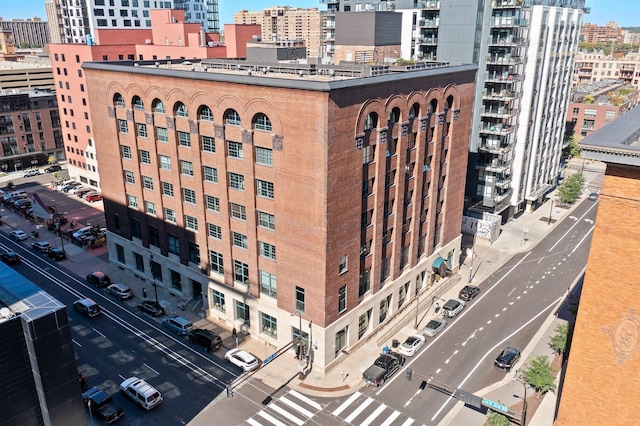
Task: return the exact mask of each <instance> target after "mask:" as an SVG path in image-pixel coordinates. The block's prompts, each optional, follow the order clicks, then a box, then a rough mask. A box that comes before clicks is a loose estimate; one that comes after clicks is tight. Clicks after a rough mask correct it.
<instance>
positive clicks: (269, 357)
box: [262, 352, 278, 365]
mask: <svg viewBox="0 0 640 426" xmlns="http://www.w3.org/2000/svg"><path fill="white" fill-rule="evenodd" d="M277 357H278V352H274V353H272V354H271V355H269V356H268V357H266V358H265V359H264V361H262V365H267V364H269V363H270V362H271V361H273V360H274V359H276V358H277Z"/></svg>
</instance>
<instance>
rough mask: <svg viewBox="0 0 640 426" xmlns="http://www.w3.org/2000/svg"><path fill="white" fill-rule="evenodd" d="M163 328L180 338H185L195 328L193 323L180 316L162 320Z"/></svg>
mask: <svg viewBox="0 0 640 426" xmlns="http://www.w3.org/2000/svg"><path fill="white" fill-rule="evenodd" d="M162 326H163V327H164V328H168V329H169V330H171V331H173V332H175V333H176V334H177V335H178V336H184V335H186V334H187V333H189V331H191V329H192V328H193V323H192V322H191V321H189V320H188V319H186V318H184V317H181V316H180V315H171V316H168V317H167V318H165V319H163V320H162Z"/></svg>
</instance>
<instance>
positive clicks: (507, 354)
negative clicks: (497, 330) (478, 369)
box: [493, 347, 520, 372]
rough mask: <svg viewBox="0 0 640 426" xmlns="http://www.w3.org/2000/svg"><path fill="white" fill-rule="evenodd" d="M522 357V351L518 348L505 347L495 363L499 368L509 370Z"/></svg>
mask: <svg viewBox="0 0 640 426" xmlns="http://www.w3.org/2000/svg"><path fill="white" fill-rule="evenodd" d="M519 359H520V351H519V350H518V349H516V348H512V347H508V348H504V349H503V350H502V351H501V352H500V355H498V357H497V358H496V360H495V362H494V363H493V364H494V365H495V367H496V368H497V369H498V370H502V371H506V372H509V371H511V369H512V368H513V366H514V365H515V364H516V362H518V360H519Z"/></svg>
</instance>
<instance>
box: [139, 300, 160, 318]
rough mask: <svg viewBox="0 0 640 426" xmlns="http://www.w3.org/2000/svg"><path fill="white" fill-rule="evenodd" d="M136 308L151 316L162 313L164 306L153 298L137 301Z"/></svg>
mask: <svg viewBox="0 0 640 426" xmlns="http://www.w3.org/2000/svg"><path fill="white" fill-rule="evenodd" d="M138 309H139V310H140V311H142V312H144V313H146V314H149V315H151V316H152V317H158V316H160V315H164V308H163V307H162V306H160V304H159V303H158V302H156V301H153V300H145V301H144V302H140V303H138Z"/></svg>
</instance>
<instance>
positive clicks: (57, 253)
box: [47, 247, 67, 260]
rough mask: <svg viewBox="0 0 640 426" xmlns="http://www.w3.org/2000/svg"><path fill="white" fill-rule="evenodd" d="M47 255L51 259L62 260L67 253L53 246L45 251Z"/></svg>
mask: <svg viewBox="0 0 640 426" xmlns="http://www.w3.org/2000/svg"><path fill="white" fill-rule="evenodd" d="M47 256H49V257H50V258H52V259H53V260H64V259H66V258H67V254H66V253H65V252H64V250H62V249H61V248H58V247H54V248H52V249H51V250H49V251H48V252H47Z"/></svg>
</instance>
